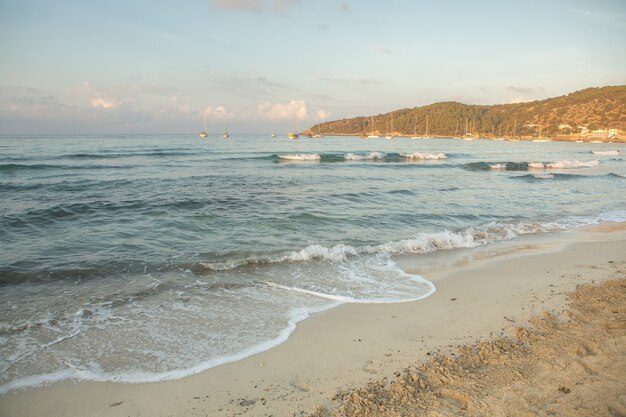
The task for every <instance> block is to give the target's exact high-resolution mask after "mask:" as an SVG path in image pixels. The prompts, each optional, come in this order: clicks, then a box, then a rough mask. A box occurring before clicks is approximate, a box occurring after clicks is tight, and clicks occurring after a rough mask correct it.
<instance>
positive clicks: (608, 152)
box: [591, 151, 620, 156]
mask: <svg viewBox="0 0 626 417" xmlns="http://www.w3.org/2000/svg"><path fill="white" fill-rule="evenodd" d="M591 153H592V154H594V155H606V156H617V155H619V154H620V151H591Z"/></svg>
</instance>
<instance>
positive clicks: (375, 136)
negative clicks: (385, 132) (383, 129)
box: [368, 116, 378, 139]
mask: <svg viewBox="0 0 626 417" xmlns="http://www.w3.org/2000/svg"><path fill="white" fill-rule="evenodd" d="M370 117H371V118H372V134H371V135H369V136H368V138H374V139H375V138H378V135H375V134H374V116H370Z"/></svg>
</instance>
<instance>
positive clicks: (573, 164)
mask: <svg viewBox="0 0 626 417" xmlns="http://www.w3.org/2000/svg"><path fill="white" fill-rule="evenodd" d="M598 165H600V161H598V160H597V159H594V160H591V161H557V162H549V163H546V164H544V163H543V162H529V163H528V168H530V169H570V168H591V167H595V166H598Z"/></svg>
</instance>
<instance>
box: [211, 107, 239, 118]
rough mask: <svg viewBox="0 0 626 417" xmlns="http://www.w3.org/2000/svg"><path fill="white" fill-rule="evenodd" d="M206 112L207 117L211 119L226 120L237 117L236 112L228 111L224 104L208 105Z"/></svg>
mask: <svg viewBox="0 0 626 417" xmlns="http://www.w3.org/2000/svg"><path fill="white" fill-rule="evenodd" d="M204 114H206V117H208V118H209V119H222V120H225V119H232V118H233V117H235V114H234V113H231V112H229V111H227V110H226V108H225V107H224V106H217V107H214V106H208V107H207V108H206V109H204Z"/></svg>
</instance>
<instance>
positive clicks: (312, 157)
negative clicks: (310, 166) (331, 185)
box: [278, 153, 321, 161]
mask: <svg viewBox="0 0 626 417" xmlns="http://www.w3.org/2000/svg"><path fill="white" fill-rule="evenodd" d="M278 157H279V158H280V159H282V160H285V161H319V160H320V159H321V156H320V155H319V154H317V153H297V154H286V155H278Z"/></svg>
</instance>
